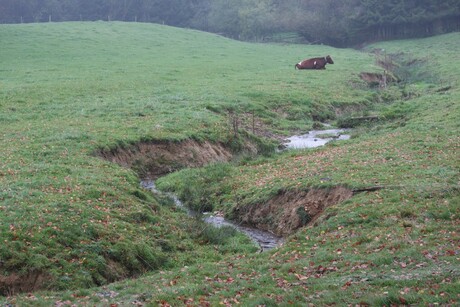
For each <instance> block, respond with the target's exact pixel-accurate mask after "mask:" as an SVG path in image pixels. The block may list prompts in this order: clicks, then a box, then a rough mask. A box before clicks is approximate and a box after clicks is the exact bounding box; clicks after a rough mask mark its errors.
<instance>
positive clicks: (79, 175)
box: [0, 22, 375, 294]
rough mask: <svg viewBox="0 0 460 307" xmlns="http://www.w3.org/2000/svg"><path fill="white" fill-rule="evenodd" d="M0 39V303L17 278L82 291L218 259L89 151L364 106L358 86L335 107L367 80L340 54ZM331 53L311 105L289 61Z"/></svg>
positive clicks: (228, 43)
mask: <svg viewBox="0 0 460 307" xmlns="http://www.w3.org/2000/svg"><path fill="white" fill-rule="evenodd" d="M0 41H1V42H2V47H1V54H0V67H1V71H0V107H1V113H0V122H1V127H2V130H1V138H0V148H1V152H0V154H1V157H0V186H1V194H0V200H1V207H0V217H1V224H0V230H1V232H0V236H1V238H0V239H1V242H2V245H1V246H0V256H1V264H0V272H1V274H2V284H3V285H6V286H2V289H1V292H2V293H3V294H10V293H11V292H14V291H17V290H16V288H18V290H19V286H12V288H11V286H8V284H9V285H12V284H13V285H15V284H21V283H22V282H24V279H26V280H28V282H29V281H30V283H32V286H33V283H34V282H36V283H37V285H36V286H37V287H44V286H46V287H48V288H50V289H66V288H78V287H90V286H95V285H102V284H106V283H108V282H112V281H114V280H117V279H120V278H126V277H130V276H136V275H138V274H141V273H144V272H147V271H151V270H157V269H159V268H161V267H164V266H166V267H170V266H174V265H176V264H178V265H182V264H183V263H188V262H194V261H196V260H197V259H200V258H202V257H204V258H208V257H211V258H213V257H218V256H213V248H212V247H203V248H204V249H203V250H201V249H200V248H198V246H199V244H198V243H199V241H200V240H197V239H196V238H193V236H190V233H189V231H188V230H187V229H186V228H184V227H181V225H183V224H186V222H184V221H183V219H184V218H183V217H180V216H178V214H176V213H171V212H170V210H169V209H166V210H165V209H164V208H163V206H161V205H159V204H158V202H157V201H156V200H155V199H153V197H152V196H149V195H148V193H147V192H146V191H142V190H141V189H140V187H139V184H138V178H137V177H136V175H135V174H134V173H133V171H131V170H127V169H123V168H120V167H119V166H118V165H114V164H112V163H109V162H106V161H103V160H101V159H99V158H98V157H95V156H94V155H93V153H94V152H95V151H97V150H98V149H101V148H114V147H116V146H125V145H127V144H130V143H135V142H138V141H140V140H152V139H159V140H183V139H187V138H195V139H208V140H211V141H212V140H214V141H220V142H224V143H229V142H231V141H232V140H231V139H232V133H231V132H229V131H231V128H230V127H229V124H228V113H229V112H230V111H234V112H239V114H244V113H245V112H253V113H254V116H255V117H256V118H257V120H258V122H259V123H261V125H263V126H266V127H269V128H270V129H272V130H275V131H280V132H283V133H286V131H287V129H308V127H310V126H311V125H312V116H313V115H315V116H316V117H318V118H321V117H328V116H330V115H327V114H332V113H331V112H332V111H331V110H330V109H329V108H328V107H326V106H325V104H327V105H331V104H337V105H340V104H342V103H343V104H356V103H358V104H359V102H361V101H362V100H366V97H367V96H366V95H367V94H366V93H367V92H366V91H365V90H363V89H359V88H358V89H356V90H354V91H352V92H349V94H347V95H343V93H344V92H345V91H344V89H345V88H346V87H347V85H346V82H348V80H354V81H355V82H359V79H358V77H357V75H356V73H355V71H353V70H351V69H350V68H351V67H352V65H359V66H362V67H363V68H364V67H366V68H369V69H372V68H375V67H374V65H373V63H372V57H371V56H369V55H367V54H365V53H359V54H357V56H355V52H354V51H350V50H340V51H339V50H336V49H333V48H328V47H315V46H308V47H305V46H300V45H297V46H276V45H257V44H248V43H242V42H236V41H232V40H229V39H226V38H223V37H219V36H216V35H211V34H206V33H201V32H197V31H192V30H182V29H176V28H171V27H167V26H161V25H153V24H134V23H117V22H113V23H105V22H88V23H78V22H76V23H49V24H22V25H1V26H0ZM329 53H332V54H333V56H334V57H335V58H336V59H337V60H338V61H339V62H342V63H344V64H343V65H344V66H341V65H336V66H334V67H335V68H334V69H335V70H336V71H335V73H334V70H331V71H329V70H328V71H322V72H321V73H322V75H323V76H325V75H327V76H328V78H327V79H329V81H327V83H326V84H327V87H328V88H329V90H328V91H324V93H323V91H318V90H316V89H315V87H317V86H318V85H320V84H323V85H324V84H325V81H324V77H321V75H318V74H310V75H309V74H302V73H299V72H298V71H295V70H294V63H296V62H297V61H298V60H299V58H303V57H308V56H313V55H317V54H329ZM347 59H352V61H351V62H350V63H348V61H347ZM309 88H311V90H308V89H309ZM307 91H308V92H310V93H308V94H307ZM356 99H359V101H356ZM322 110H327V112H328V113H327V114H326V115H323V112H322ZM244 249H245V248H243V250H244ZM215 259H216V258H215ZM40 281H42V282H40ZM44 281H46V283H45V282H44ZM29 287H31V286H29ZM26 288H27V287H26ZM26 288H23V290H25V289H26Z"/></svg>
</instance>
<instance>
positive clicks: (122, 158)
mask: <svg viewBox="0 0 460 307" xmlns="http://www.w3.org/2000/svg"><path fill="white" fill-rule="evenodd" d="M97 155H99V156H100V157H102V158H104V159H105V160H108V161H111V162H114V163H118V164H120V165H121V166H124V167H129V168H133V169H134V170H135V171H137V172H138V173H139V175H140V176H142V177H144V178H151V179H155V178H158V177H160V176H162V175H165V174H168V173H171V172H174V171H177V170H179V169H182V168H187V167H201V166H204V165H206V164H209V163H212V162H226V161H230V160H231V159H232V157H233V154H232V152H231V151H230V150H229V149H228V148H226V147H225V146H224V145H222V144H215V143H210V142H198V141H195V140H186V141H183V142H172V141H155V142H141V143H138V144H136V145H132V146H130V147H127V148H116V149H113V150H110V151H106V150H100V151H99V152H97Z"/></svg>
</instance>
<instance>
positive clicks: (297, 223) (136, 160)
mask: <svg viewBox="0 0 460 307" xmlns="http://www.w3.org/2000/svg"><path fill="white" fill-rule="evenodd" d="M98 155H99V156H101V157H102V158H104V159H106V160H108V161H111V162H115V163H118V164H120V165H122V166H124V167H130V168H133V169H134V170H136V171H137V172H138V173H139V174H140V176H141V177H144V178H150V179H156V178H158V177H160V176H162V175H165V174H167V173H170V172H173V171H176V170H179V169H181V168H186V167H201V166H204V165H206V164H208V163H213V162H226V161H230V160H231V159H232V158H233V154H232V152H231V151H230V150H229V149H228V148H226V147H225V146H224V145H223V144H214V143H210V142H198V141H194V140H186V141H183V142H170V141H156V142H145V143H139V144H136V145H132V146H131V147H128V148H117V149H113V150H110V151H104V150H101V151H99V152H98ZM352 195H353V191H352V190H350V189H348V188H345V187H342V186H337V187H333V188H328V189H311V190H308V191H305V190H293V191H284V192H281V193H279V194H278V195H276V196H275V197H273V198H272V199H270V200H269V201H267V202H265V203H259V204H255V205H248V206H245V207H244V206H236V207H235V209H234V212H233V216H234V219H235V220H236V221H237V222H240V223H242V224H244V225H247V226H250V227H255V228H258V229H261V230H266V231H269V232H271V233H274V234H276V235H278V236H287V235H289V234H292V233H294V232H295V231H296V230H297V229H299V228H301V227H303V226H305V225H307V224H309V223H312V222H314V221H315V220H316V219H317V218H318V217H319V216H320V215H321V213H322V212H323V211H324V209H325V208H327V207H328V206H332V205H336V204H338V203H340V202H342V201H344V200H346V199H348V198H350V197H351V196H352Z"/></svg>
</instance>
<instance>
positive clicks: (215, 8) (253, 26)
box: [0, 0, 460, 47]
mask: <svg viewBox="0 0 460 307" xmlns="http://www.w3.org/2000/svg"><path fill="white" fill-rule="evenodd" d="M97 20H105V21H115V20H117V21H129V22H152V23H161V24H166V25H171V26H177V27H186V28H193V29H198V30H202V31H207V32H213V33H218V34H220V35H224V36H227V37H231V38H234V39H240V40H248V41H286V42H302V43H312V44H327V45H332V46H336V47H347V46H356V45H359V44H362V43H370V42H374V41H379V40H388V39H401V38H413V37H426V36H431V35H436V34H442V33H447V32H452V31H460V1H459V0H442V1H441V0H0V23H31V22H60V21H97Z"/></svg>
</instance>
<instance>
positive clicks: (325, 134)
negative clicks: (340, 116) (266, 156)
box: [283, 129, 350, 149]
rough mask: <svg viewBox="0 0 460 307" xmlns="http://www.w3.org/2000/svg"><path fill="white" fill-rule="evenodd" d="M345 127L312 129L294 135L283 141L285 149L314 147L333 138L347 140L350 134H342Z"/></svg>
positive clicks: (324, 143)
mask: <svg viewBox="0 0 460 307" xmlns="http://www.w3.org/2000/svg"><path fill="white" fill-rule="evenodd" d="M345 132H346V130H345V129H328V130H312V131H310V132H308V133H307V134H302V135H294V136H291V137H290V138H287V139H286V140H287V141H288V142H286V143H284V144H283V145H284V147H285V148H286V149H301V148H314V147H319V146H323V145H326V143H328V142H330V141H333V140H348V139H350V135H348V134H344V133H345Z"/></svg>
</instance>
